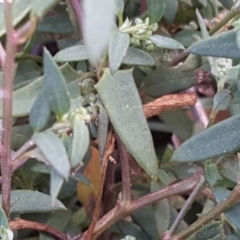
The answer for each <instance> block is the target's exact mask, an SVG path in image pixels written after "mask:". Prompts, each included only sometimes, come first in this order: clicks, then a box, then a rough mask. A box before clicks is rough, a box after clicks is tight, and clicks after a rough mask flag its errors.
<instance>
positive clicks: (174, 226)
mask: <svg viewBox="0 0 240 240" xmlns="http://www.w3.org/2000/svg"><path fill="white" fill-rule="evenodd" d="M204 182H205V178H204V176H200V179H199V182H198V184H197V185H196V186H195V188H194V189H193V191H192V192H191V194H190V196H189V197H188V199H187V201H186V203H185V204H184V206H183V207H182V209H181V210H180V212H179V213H178V215H177V218H176V219H175V221H174V223H173V224H172V226H171V228H170V229H169V231H167V232H166V233H165V234H164V237H163V240H171V239H172V236H173V234H174V233H175V231H176V230H177V228H178V226H179V224H180V223H181V221H182V220H183V218H184V216H185V215H186V213H187V211H188V210H189V209H190V207H191V206H192V204H193V202H194V201H195V199H196V196H197V194H198V193H199V191H200V190H201V188H202V186H203V184H204Z"/></svg>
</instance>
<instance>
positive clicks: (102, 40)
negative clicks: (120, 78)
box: [82, 0, 116, 65]
mask: <svg viewBox="0 0 240 240" xmlns="http://www.w3.org/2000/svg"><path fill="white" fill-rule="evenodd" d="M82 5H83V11H84V21H83V37H84V41H85V44H86V47H87V50H88V54H89V57H90V61H91V62H92V63H93V64H94V65H96V64H97V63H98V61H99V60H100V58H101V56H102V54H103V53H104V51H105V50H106V48H107V45H108V43H109V38H110V34H111V32H112V30H113V29H114V27H115V14H116V2H115V1H113V0H102V1H95V0H88V1H84V2H83V3H82Z"/></svg>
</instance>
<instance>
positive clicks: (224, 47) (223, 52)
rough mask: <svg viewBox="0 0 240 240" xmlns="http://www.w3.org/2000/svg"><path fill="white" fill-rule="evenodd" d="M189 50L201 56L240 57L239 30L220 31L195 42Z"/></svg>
mask: <svg viewBox="0 0 240 240" xmlns="http://www.w3.org/2000/svg"><path fill="white" fill-rule="evenodd" d="M187 51H188V52H190V53H192V54H196V55H201V56H212V57H220V58H232V59H239V58H240V51H239V48H238V44H237V30H230V31H227V32H223V33H220V34H218V35H216V36H213V37H210V38H209V39H205V40H202V41H199V42H197V43H194V44H193V45H192V46H190V47H189V48H188V49H187Z"/></svg>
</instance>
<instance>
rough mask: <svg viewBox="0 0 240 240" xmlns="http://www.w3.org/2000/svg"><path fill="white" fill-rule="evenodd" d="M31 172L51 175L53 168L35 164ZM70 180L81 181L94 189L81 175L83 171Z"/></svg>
mask: <svg viewBox="0 0 240 240" xmlns="http://www.w3.org/2000/svg"><path fill="white" fill-rule="evenodd" d="M31 171H33V172H39V173H46V174H50V173H51V166H48V165H46V164H43V163H40V162H38V163H37V164H35V165H34V166H32V167H31ZM69 178H70V180H74V181H81V182H83V183H85V184H87V185H88V186H90V187H92V184H91V182H90V181H89V180H88V178H87V177H85V176H84V175H83V174H82V173H81V171H78V172H77V173H76V174H75V175H72V176H69ZM70 180H69V181H70Z"/></svg>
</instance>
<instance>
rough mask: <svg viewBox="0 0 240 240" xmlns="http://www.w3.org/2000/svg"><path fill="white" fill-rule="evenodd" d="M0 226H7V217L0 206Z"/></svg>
mask: <svg viewBox="0 0 240 240" xmlns="http://www.w3.org/2000/svg"><path fill="white" fill-rule="evenodd" d="M0 226H4V227H5V228H9V227H8V219H7V216H6V214H5V212H4V210H3V209H2V208H1V207H0Z"/></svg>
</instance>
